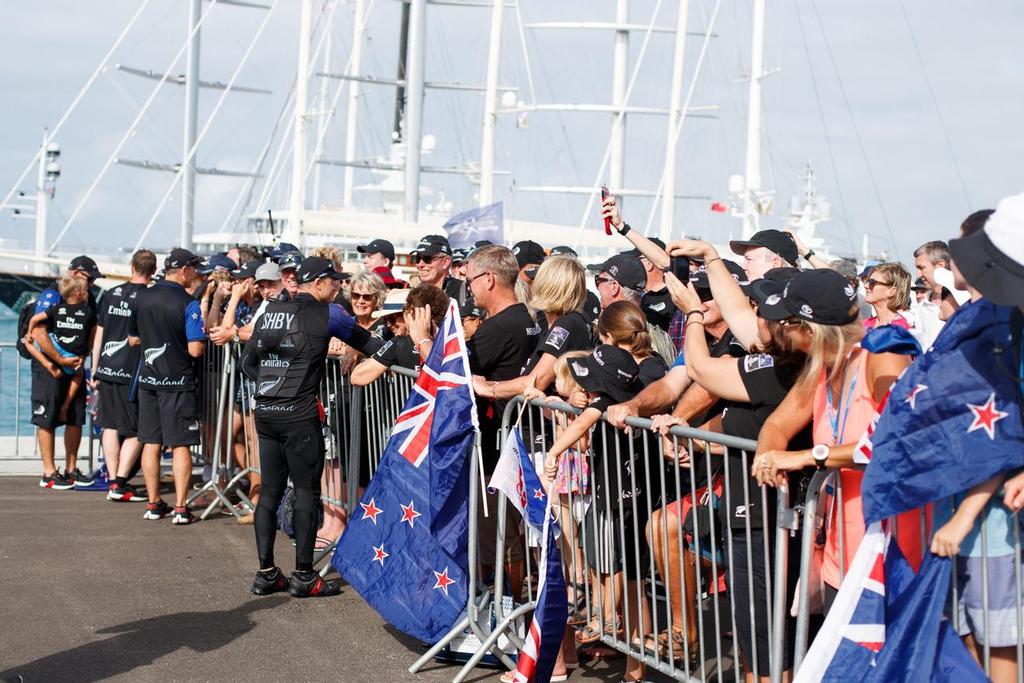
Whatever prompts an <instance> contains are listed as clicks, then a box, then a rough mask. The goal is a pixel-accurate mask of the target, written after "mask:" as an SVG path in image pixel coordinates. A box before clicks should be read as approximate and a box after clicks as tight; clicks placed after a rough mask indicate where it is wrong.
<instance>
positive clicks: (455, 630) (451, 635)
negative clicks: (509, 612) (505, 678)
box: [408, 590, 516, 680]
mask: <svg viewBox="0 0 1024 683" xmlns="http://www.w3.org/2000/svg"><path fill="white" fill-rule="evenodd" d="M490 600H491V592H490V590H487V591H484V592H483V593H482V594H481V595H480V597H479V598H477V601H478V603H477V605H475V609H472V610H468V611H467V614H466V616H464V617H463V618H462V619H460V620H459V622H458V623H457V624H455V626H453V627H452V628H451V629H450V630H449V631H448V633H446V634H445V635H444V636H443V637H442V638H441V639H440V640H439V641H437V642H436V643H434V645H432V646H431V648H430V649H429V650H427V651H426V652H425V653H424V654H423V656H421V657H420V658H419V659H417V660H416V661H415V662H413V664H412V666H410V667H409V669H408V670H409V673H411V674H414V673H418V672H419V671H420V670H421V669H422V668H423V667H425V666H426V665H427V664H429V663H430V661H431V660H433V659H434V658H435V657H436V656H437V655H438V653H440V652H441V650H443V649H444V648H445V647H447V646H448V644H449V643H451V642H452V641H453V640H455V638H457V637H459V636H460V635H462V632H463V631H464V630H465V629H466V628H467V627H468V628H469V629H470V630H472V631H473V634H474V635H475V636H476V637H477V638H479V639H480V641H481V642H482V641H484V640H487V639H488V638H489V636H490V633H488V632H487V631H485V630H484V629H483V628H481V625H480V623H479V621H478V620H477V618H476V617H477V615H478V614H480V613H481V612H484V611H485V610H486V609H487V605H488V604H489V603H490ZM484 653H485V654H486V650H484ZM491 654H493V655H494V656H495V657H497V658H498V661H500V662H501V663H502V664H503V665H504V666H505V667H506V668H508V669H514V668H516V665H515V662H513V661H512V659H511V658H509V656H508V655H507V654H505V653H504V652H502V651H501V650H496V651H495V652H492V653H491ZM474 656H475V655H474ZM481 656H482V655H481ZM459 680H461V679H459Z"/></svg>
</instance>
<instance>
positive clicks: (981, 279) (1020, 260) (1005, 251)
mask: <svg viewBox="0 0 1024 683" xmlns="http://www.w3.org/2000/svg"><path fill="white" fill-rule="evenodd" d="M1022 209H1024V195H1016V196H1012V197H1007V198H1005V199H1003V200H1001V201H1000V202H999V204H998V205H997V206H996V210H995V213H993V214H992V215H991V216H989V218H988V220H987V221H986V222H985V227H984V228H983V229H981V230H979V231H977V232H975V233H973V234H971V235H969V236H967V237H961V238H960V239H955V240H950V242H949V252H950V254H951V255H952V256H953V260H954V261H955V262H956V267H957V268H958V269H959V270H960V273H961V275H963V276H964V279H965V280H967V282H968V283H970V285H971V286H972V287H974V288H975V289H977V290H978V291H979V292H981V293H982V294H984V295H985V298H986V299H988V300H989V301H991V302H992V303H995V304H999V305H1001V306H1024V250H1022V249H1021V245H1022V244H1024V240H1022V239H1021V236H1022V234H1024V230H1022V227H1024V220H1022V216H1024V210H1022Z"/></svg>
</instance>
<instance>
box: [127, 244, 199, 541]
mask: <svg viewBox="0 0 1024 683" xmlns="http://www.w3.org/2000/svg"><path fill="white" fill-rule="evenodd" d="M199 263H200V259H199V257H198V256H196V255H195V254H193V253H192V252H191V251H189V250H188V249H172V250H171V253H170V254H169V255H168V256H167V258H166V259H165V260H164V279H163V280H160V281H159V282H157V283H156V284H155V285H154V286H152V287H150V288H148V289H143V290H141V291H140V292H139V293H138V296H137V297H136V300H135V315H133V316H132V317H131V318H130V319H129V327H128V330H129V343H131V344H132V345H138V344H141V346H142V368H141V369H140V371H139V380H138V383H139V441H140V442H141V443H142V474H143V476H144V477H145V480H146V493H147V494H148V498H149V502H148V503H147V504H146V512H145V514H144V515H143V519H162V518H163V517H167V516H168V515H170V514H171V513H172V512H173V514H174V518H173V519H172V520H171V521H172V523H174V524H191V523H192V522H194V521H195V517H193V516H192V511H191V510H189V508H188V506H187V505H185V498H186V496H187V495H188V483H189V479H190V478H191V476H192V456H191V454H190V453H189V447H190V446H197V445H199V435H200V430H199V399H198V396H197V395H196V373H195V369H194V363H193V361H194V359H196V358H199V357H200V356H202V355H203V351H204V350H205V349H206V332H205V330H204V329H203V316H202V314H201V313H200V310H199V302H198V301H196V300H195V299H194V298H193V297H192V295H191V294H189V293H188V292H187V291H185V286H186V285H188V284H190V283H191V282H192V280H193V279H195V276H196V266H198V265H199ZM163 446H167V447H169V448H170V449H171V451H172V453H173V457H174V493H175V506H174V509H173V510H172V509H171V507H170V506H169V505H167V503H165V502H164V500H163V499H162V498H161V497H160V451H161V449H162V448H163Z"/></svg>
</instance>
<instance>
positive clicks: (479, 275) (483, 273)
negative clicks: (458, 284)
mask: <svg viewBox="0 0 1024 683" xmlns="http://www.w3.org/2000/svg"><path fill="white" fill-rule="evenodd" d="M492 274H493V273H491V271H489V270H485V271H484V272H482V273H477V274H476V275H474V276H473V277H470V278H466V286H467V287H468V286H469V285H470V284H472V283H473V280H475V279H477V278H480V277H483V276H484V275H492Z"/></svg>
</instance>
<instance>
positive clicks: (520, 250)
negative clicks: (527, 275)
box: [512, 240, 548, 268]
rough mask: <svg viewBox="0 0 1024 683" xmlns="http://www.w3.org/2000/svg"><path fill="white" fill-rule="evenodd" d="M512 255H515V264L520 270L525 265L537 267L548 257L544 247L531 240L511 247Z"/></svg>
mask: <svg viewBox="0 0 1024 683" xmlns="http://www.w3.org/2000/svg"><path fill="white" fill-rule="evenodd" d="M512 253H513V254H515V255H516V263H518V264H519V267H520V268H522V267H523V266H525V265H534V266H539V265H540V264H541V263H544V259H546V258H547V257H548V255H547V253H546V252H545V251H544V247H542V246H540V245H539V244H537V243H536V242H534V241H533V240H523V241H522V242H516V243H515V244H513V245H512Z"/></svg>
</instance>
